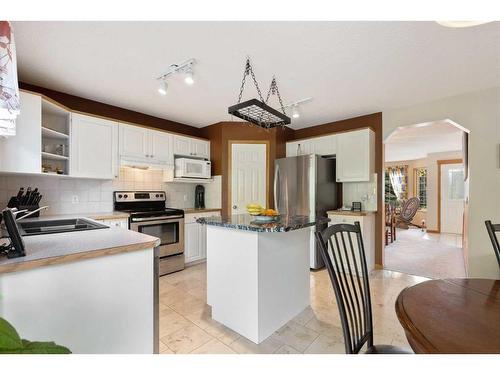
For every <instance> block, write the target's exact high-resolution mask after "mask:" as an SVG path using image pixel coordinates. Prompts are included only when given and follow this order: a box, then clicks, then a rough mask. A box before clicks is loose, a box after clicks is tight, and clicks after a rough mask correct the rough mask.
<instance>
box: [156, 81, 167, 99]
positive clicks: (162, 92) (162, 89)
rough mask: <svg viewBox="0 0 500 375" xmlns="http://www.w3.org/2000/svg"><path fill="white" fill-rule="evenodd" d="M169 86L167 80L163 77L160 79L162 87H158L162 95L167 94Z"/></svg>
mask: <svg viewBox="0 0 500 375" xmlns="http://www.w3.org/2000/svg"><path fill="white" fill-rule="evenodd" d="M167 88H168V85H167V82H165V80H164V79H162V80H161V81H160V87H158V92H159V93H160V94H161V95H167Z"/></svg>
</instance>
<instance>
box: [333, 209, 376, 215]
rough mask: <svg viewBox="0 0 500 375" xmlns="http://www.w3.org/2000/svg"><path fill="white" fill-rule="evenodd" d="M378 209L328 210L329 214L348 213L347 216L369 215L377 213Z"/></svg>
mask: <svg viewBox="0 0 500 375" xmlns="http://www.w3.org/2000/svg"><path fill="white" fill-rule="evenodd" d="M376 213H377V212H376V211H344V210H331V211H326V214H327V215H346V216H368V215H375V214H376Z"/></svg>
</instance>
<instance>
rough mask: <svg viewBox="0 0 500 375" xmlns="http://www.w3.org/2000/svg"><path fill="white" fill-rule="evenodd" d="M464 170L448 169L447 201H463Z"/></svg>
mask: <svg viewBox="0 0 500 375" xmlns="http://www.w3.org/2000/svg"><path fill="white" fill-rule="evenodd" d="M464 177H465V176H464V169H463V168H458V169H450V170H449V172H448V199H450V200H463V199H464Z"/></svg>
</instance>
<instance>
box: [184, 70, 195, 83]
mask: <svg viewBox="0 0 500 375" xmlns="http://www.w3.org/2000/svg"><path fill="white" fill-rule="evenodd" d="M184 82H185V83H186V85H189V86H191V85H192V84H194V77H193V71H192V70H191V68H189V70H188V71H187V72H186V76H185V77H184Z"/></svg>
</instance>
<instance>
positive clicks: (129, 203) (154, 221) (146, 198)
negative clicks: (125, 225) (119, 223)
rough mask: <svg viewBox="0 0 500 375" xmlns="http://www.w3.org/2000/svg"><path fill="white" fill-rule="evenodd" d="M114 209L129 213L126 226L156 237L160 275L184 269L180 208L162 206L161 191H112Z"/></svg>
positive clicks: (182, 215)
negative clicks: (158, 247)
mask: <svg viewBox="0 0 500 375" xmlns="http://www.w3.org/2000/svg"><path fill="white" fill-rule="evenodd" d="M113 197H114V208H115V211H124V212H128V213H129V214H130V218H129V225H130V229H131V230H134V231H136V232H141V233H144V234H149V235H150V236H154V237H158V238H159V239H160V241H161V242H160V275H166V274H168V273H172V272H176V271H180V270H182V269H184V211H183V210H178V209H175V208H166V207H165V201H166V198H165V192H164V191H115V192H114V194H113Z"/></svg>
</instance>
